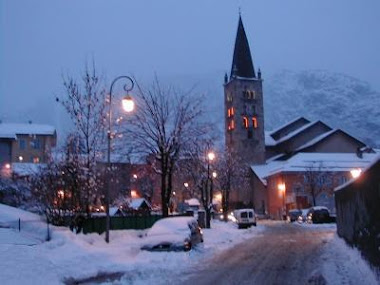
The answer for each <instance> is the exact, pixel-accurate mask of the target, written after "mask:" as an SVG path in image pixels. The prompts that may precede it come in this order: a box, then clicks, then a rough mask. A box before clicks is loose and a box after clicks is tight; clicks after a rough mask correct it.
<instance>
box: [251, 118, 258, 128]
mask: <svg viewBox="0 0 380 285" xmlns="http://www.w3.org/2000/svg"><path fill="white" fill-rule="evenodd" d="M252 125H253V128H254V129H256V128H257V119H256V118H255V117H253V118H252Z"/></svg>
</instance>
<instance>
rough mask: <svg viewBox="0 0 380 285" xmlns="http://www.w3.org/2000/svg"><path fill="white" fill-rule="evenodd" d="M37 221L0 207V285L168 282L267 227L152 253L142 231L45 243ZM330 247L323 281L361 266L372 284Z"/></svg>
mask: <svg viewBox="0 0 380 285" xmlns="http://www.w3.org/2000/svg"><path fill="white" fill-rule="evenodd" d="M18 217H21V218H22V219H23V220H29V221H30V223H29V224H28V223H26V225H25V226H23V223H22V229H21V232H19V231H18V229H15V228H13V227H14V226H15V225H17V223H15V221H17V220H18ZM38 219H39V217H38V216H35V215H33V214H30V213H27V212H24V211H21V210H18V209H14V208H11V207H8V206H4V205H1V204H0V272H1V274H0V284H62V283H63V282H65V281H66V282H69V281H70V280H71V281H74V280H76V281H78V280H85V279H86V278H91V277H95V276H100V275H101V274H102V273H105V274H106V275H107V274H109V273H122V274H123V277H122V278H121V280H120V281H115V282H114V284H152V283H156V284H157V283H160V284H164V283H172V282H170V281H173V280H172V279H170V278H172V276H173V275H177V276H178V275H180V274H181V272H183V271H186V270H189V269H190V268H192V267H195V266H196V265H199V263H200V262H204V260H207V259H210V258H212V256H214V255H216V254H218V253H220V252H221V251H223V250H225V249H227V248H230V247H232V246H233V245H236V244H237V243H239V242H242V241H243V240H245V239H252V238H255V237H259V236H262V235H263V233H264V232H265V229H266V227H268V226H270V224H268V223H259V225H258V226H257V227H252V228H250V229H247V230H238V229H237V228H236V226H235V225H234V224H232V223H223V222H218V221H215V222H213V224H212V229H205V230H204V240H205V242H204V245H203V246H202V247H201V248H199V249H197V250H192V251H190V252H187V253H185V252H179V253H178V252H176V253H173V252H172V253H170V252H169V253H165V252H161V253H152V252H144V251H141V250H140V247H141V245H142V244H143V243H144V239H143V238H140V236H141V235H142V234H143V231H135V230H123V231H112V232H111V235H110V239H111V242H110V244H106V243H105V242H104V235H101V236H99V235H98V234H90V235H82V234H79V235H75V234H73V233H72V232H70V231H69V230H67V229H66V228H56V227H52V228H51V229H52V235H51V236H52V240H51V241H49V242H44V239H45V237H46V224H45V223H44V222H43V221H38ZM8 226H11V227H9V228H7V227H8ZM312 226H314V225H312ZM310 228H311V229H312V227H310ZM329 246H330V245H329ZM331 248H332V249H333V250H331V251H330V252H326V253H325V256H324V258H325V259H326V264H324V266H323V271H324V272H326V275H325V276H326V278H327V279H328V281H329V280H330V279H331V280H333V278H334V280H336V278H337V276H338V278H340V279H339V280H341V281H342V283H331V284H344V282H343V281H345V278H349V277H350V275H349V272H347V271H348V269H349V268H350V267H351V266H360V268H361V270H362V271H363V273H364V275H366V276H367V278H368V281H369V282H368V283H367V284H375V283H373V280H376V279H375V277H374V274H373V273H372V272H371V270H370V269H369V268H368V266H367V265H366V263H365V262H364V261H362V259H361V257H360V254H359V253H358V252H356V251H355V250H352V249H350V248H348V247H347V246H346V245H345V244H344V243H343V242H342V241H341V240H340V239H338V238H334V241H333V242H332V244H331ZM336 255H340V257H341V258H342V260H344V262H343V263H342V264H340V265H339V266H340V267H339V268H338V267H337V264H335V263H334V260H336V258H334V257H335V256H336ZM339 270H340V272H338V271H339ZM115 276H118V275H117V274H116V275H115ZM346 276H347V277H346ZM119 277H120V276H119ZM329 278H330V279H329ZM98 280H102V279H101V278H100V277H99V278H98ZM108 284H110V283H108Z"/></svg>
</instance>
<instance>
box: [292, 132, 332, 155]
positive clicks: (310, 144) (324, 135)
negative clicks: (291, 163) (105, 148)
mask: <svg viewBox="0 0 380 285" xmlns="http://www.w3.org/2000/svg"><path fill="white" fill-rule="evenodd" d="M337 131H338V129H333V130H331V131H328V132H326V133H323V134H321V135H319V136H317V137H315V138H314V139H312V140H310V141H308V142H307V143H305V144H304V145H301V146H300V147H299V148H297V149H296V151H298V150H301V149H304V148H307V147H309V146H312V145H315V144H316V143H318V142H320V141H321V140H323V139H325V138H327V137H329V136H330V135H332V134H334V133H336V132H337Z"/></svg>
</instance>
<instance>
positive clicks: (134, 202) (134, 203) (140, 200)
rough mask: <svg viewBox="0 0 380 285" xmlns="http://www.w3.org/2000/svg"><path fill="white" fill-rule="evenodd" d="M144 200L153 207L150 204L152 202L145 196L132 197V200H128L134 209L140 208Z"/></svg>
mask: <svg viewBox="0 0 380 285" xmlns="http://www.w3.org/2000/svg"><path fill="white" fill-rule="evenodd" d="M144 202H145V203H146V204H147V205H148V206H149V208H152V206H151V205H150V203H149V202H148V201H147V200H145V199H144V198H134V199H130V200H129V201H128V205H129V207H131V208H132V209H134V210H138V209H139V208H140V207H141V205H142V204H143V203H144Z"/></svg>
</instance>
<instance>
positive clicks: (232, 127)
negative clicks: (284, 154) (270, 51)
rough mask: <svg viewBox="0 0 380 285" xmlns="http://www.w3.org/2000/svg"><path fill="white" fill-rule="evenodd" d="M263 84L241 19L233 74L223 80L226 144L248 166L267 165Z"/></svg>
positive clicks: (233, 61) (233, 154)
mask: <svg viewBox="0 0 380 285" xmlns="http://www.w3.org/2000/svg"><path fill="white" fill-rule="evenodd" d="M262 81H263V80H262V78H261V72H260V69H259V70H258V72H257V75H256V73H255V69H254V66H253V62H252V57H251V51H250V48H249V44H248V40H247V36H246V34H245V30H244V26H243V22H242V19H241V16H239V24H238V30H237V35H236V41H235V48H234V55H233V60H232V66H231V73H230V76H229V77H228V75H227V74H226V75H225V78H224V106H225V134H226V135H225V143H226V147H227V150H228V151H229V152H230V153H231V154H232V156H235V157H238V158H239V159H240V160H241V161H242V162H244V163H247V164H248V165H253V164H263V163H265V136H264V106H263V88H262Z"/></svg>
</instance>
